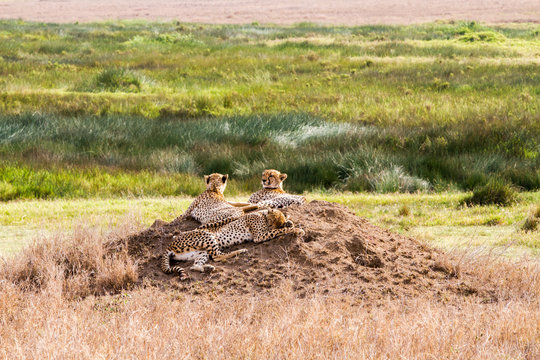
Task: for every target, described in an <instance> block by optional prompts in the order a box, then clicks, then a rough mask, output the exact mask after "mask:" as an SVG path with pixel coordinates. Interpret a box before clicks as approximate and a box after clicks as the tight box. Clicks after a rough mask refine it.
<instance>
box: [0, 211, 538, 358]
mask: <svg viewBox="0 0 540 360" xmlns="http://www.w3.org/2000/svg"><path fill="white" fill-rule="evenodd" d="M135 228H136V224H134V223H131V225H129V222H128V225H126V226H125V227H124V228H122V229H120V230H119V231H116V232H105V233H103V232H101V231H98V230H88V229H86V230H85V229H83V228H79V229H77V230H75V231H74V233H73V234H72V236H70V237H67V238H63V237H62V236H60V235H58V236H55V237H53V238H50V239H47V240H45V241H42V242H38V243H36V244H35V245H33V246H32V247H30V248H29V249H28V250H27V251H25V252H24V253H22V254H21V255H20V256H18V257H17V258H14V259H9V260H6V261H4V262H3V263H2V264H1V266H0V343H1V344H2V346H0V357H2V358H6V359H15V358H17V359H19V358H39V359H42V358H70V359H71V358H74V359H85V358H92V359H100V358H117V359H125V358H130V359H133V358H150V359H153V358H162V357H167V358H182V359H188V358H205V359H216V358H235V359H236V358H261V359H313V358H316V359H338V358H339V359H341V358H377V359H378V358H391V359H397V358H405V359H413V358H414V359H450V358H451V359H508V358H511V359H535V358H538V357H539V356H540V347H539V345H538V344H539V343H540V335H539V334H540V301H539V299H540V281H539V279H540V276H539V275H540V269H539V267H538V263H537V262H535V261H534V260H533V261H531V260H526V259H523V260H520V261H506V262H503V261H501V260H500V259H495V258H493V257H480V256H474V254H472V255H473V256H471V254H469V255H465V256H463V257H462V261H461V263H460V264H459V272H460V273H462V272H464V271H465V272H472V273H474V274H476V275H477V278H478V284H477V285H478V286H481V284H482V283H486V284H487V283H496V284H497V290H496V293H495V294H493V295H494V298H495V299H497V301H495V302H493V303H488V304H483V303H480V302H479V301H478V300H477V299H476V298H475V297H474V296H467V297H466V296H464V297H456V298H453V299H447V300H445V299H442V300H441V299H430V298H425V297H422V298H407V299H393V300H391V299H389V300H387V301H385V302H383V303H382V304H378V305H377V306H374V305H373V304H367V303H364V302H361V301H358V299H356V298H353V297H350V296H346V295H343V296H340V297H328V296H324V295H322V294H317V293H315V294H310V295H308V296H306V297H304V298H299V297H298V296H297V293H295V292H294V290H293V289H292V286H291V285H290V284H288V283H287V282H285V283H284V285H283V286H281V287H279V288H276V289H274V290H272V292H271V293H270V295H264V296H263V295H259V294H249V295H246V296H227V297H215V298H212V297H211V296H204V297H202V296H195V295H192V294H188V293H181V292H175V291H169V290H160V289H157V288H154V287H148V288H138V289H133V290H129V291H128V290H124V291H123V292H121V293H119V294H117V295H113V296H110V295H105V296H95V295H94V294H101V293H103V292H107V291H117V290H118V289H119V288H122V287H127V286H129V284H130V283H131V282H132V281H133V280H134V278H135V276H136V267H135V265H134V261H133V259H130V258H129V255H128V254H127V253H126V252H125V248H124V247H123V245H122V242H121V241H119V239H120V238H121V237H122V235H123V234H127V233H130V232H132V231H133V229H135ZM111 247H114V251H112V252H111V251H109V250H110V249H111ZM443 265H444V264H441V266H443ZM84 296H85V297H84Z"/></svg>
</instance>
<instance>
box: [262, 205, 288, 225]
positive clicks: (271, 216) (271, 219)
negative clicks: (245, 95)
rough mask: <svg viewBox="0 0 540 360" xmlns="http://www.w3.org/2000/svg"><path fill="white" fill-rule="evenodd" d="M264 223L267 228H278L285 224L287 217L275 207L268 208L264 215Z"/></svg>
mask: <svg viewBox="0 0 540 360" xmlns="http://www.w3.org/2000/svg"><path fill="white" fill-rule="evenodd" d="M266 223H267V225H268V227H269V228H272V229H279V228H282V227H284V226H285V225H286V224H287V218H286V217H285V215H283V213H282V212H281V211H279V210H276V209H269V210H268V214H267V215H266Z"/></svg>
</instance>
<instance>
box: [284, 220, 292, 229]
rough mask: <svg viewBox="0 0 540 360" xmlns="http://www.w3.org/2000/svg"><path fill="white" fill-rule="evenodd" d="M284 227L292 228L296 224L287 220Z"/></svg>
mask: <svg viewBox="0 0 540 360" xmlns="http://www.w3.org/2000/svg"><path fill="white" fill-rule="evenodd" d="M283 226H284V227H288V228H291V227H293V226H294V223H293V222H292V221H291V220H287V221H286V222H285V224H283Z"/></svg>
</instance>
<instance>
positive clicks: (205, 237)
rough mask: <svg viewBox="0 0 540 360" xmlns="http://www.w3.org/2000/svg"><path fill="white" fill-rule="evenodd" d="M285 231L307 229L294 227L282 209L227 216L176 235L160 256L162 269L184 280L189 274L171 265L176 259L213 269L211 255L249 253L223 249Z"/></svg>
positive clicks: (301, 232) (219, 257) (215, 257)
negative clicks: (209, 261) (210, 260)
mask: <svg viewBox="0 0 540 360" xmlns="http://www.w3.org/2000/svg"><path fill="white" fill-rule="evenodd" d="M285 234H295V235H297V236H302V235H304V230H302V229H299V228H294V224H293V223H292V221H290V220H287V219H286V218H285V215H283V213H282V212H281V211H279V210H275V209H269V210H261V211H259V212H254V213H250V214H246V215H243V216H242V217H240V218H239V219H233V218H227V219H224V220H221V221H218V222H215V223H208V224H206V225H202V226H201V227H200V228H198V229H196V230H192V231H188V232H185V233H182V234H180V235H178V236H175V240H174V241H173V242H172V243H171V244H170V245H169V246H168V247H167V250H166V251H165V252H164V253H163V255H162V259H161V270H163V272H165V273H166V274H170V273H177V274H178V275H179V276H180V279H181V280H185V279H187V277H188V276H187V274H186V272H185V270H184V269H183V268H181V267H180V266H171V265H170V261H171V258H172V259H174V260H194V263H193V266H192V267H191V268H190V270H194V271H200V272H210V271H212V270H214V266H212V265H210V264H206V262H207V261H208V259H209V258H210V257H211V258H212V259H213V260H214V261H223V260H226V259H229V258H231V257H233V256H236V255H239V254H243V253H246V252H247V250H246V249H239V250H235V251H231V252H228V253H225V252H223V251H222V250H221V249H222V248H225V247H229V246H232V245H236V244H241V243H244V242H247V241H253V242H255V243H260V242H263V241H268V240H271V239H273V238H276V237H278V236H281V235H285Z"/></svg>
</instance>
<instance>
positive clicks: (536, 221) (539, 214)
mask: <svg viewBox="0 0 540 360" xmlns="http://www.w3.org/2000/svg"><path fill="white" fill-rule="evenodd" d="M521 229H522V230H524V231H537V230H538V229H540V204H538V205H536V208H535V209H533V210H532V211H531V213H530V214H529V216H528V217H527V218H526V219H525V222H524V223H523V225H522V226H521Z"/></svg>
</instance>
